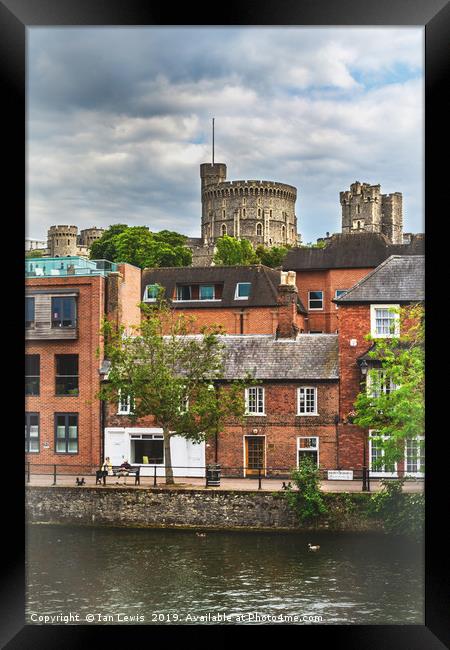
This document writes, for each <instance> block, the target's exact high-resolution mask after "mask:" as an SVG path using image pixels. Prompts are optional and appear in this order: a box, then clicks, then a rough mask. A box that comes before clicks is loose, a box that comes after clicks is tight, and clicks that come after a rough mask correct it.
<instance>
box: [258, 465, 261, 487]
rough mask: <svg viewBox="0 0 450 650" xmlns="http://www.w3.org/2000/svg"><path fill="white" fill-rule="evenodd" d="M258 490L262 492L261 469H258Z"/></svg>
mask: <svg viewBox="0 0 450 650" xmlns="http://www.w3.org/2000/svg"><path fill="white" fill-rule="evenodd" d="M258 490H261V468H259V469H258Z"/></svg>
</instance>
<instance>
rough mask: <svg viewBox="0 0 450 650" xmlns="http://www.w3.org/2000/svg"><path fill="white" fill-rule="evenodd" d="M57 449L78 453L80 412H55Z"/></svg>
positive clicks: (67, 452) (64, 452)
mask: <svg viewBox="0 0 450 650" xmlns="http://www.w3.org/2000/svg"><path fill="white" fill-rule="evenodd" d="M55 451H56V453H57V454H77V453H78V413H55Z"/></svg>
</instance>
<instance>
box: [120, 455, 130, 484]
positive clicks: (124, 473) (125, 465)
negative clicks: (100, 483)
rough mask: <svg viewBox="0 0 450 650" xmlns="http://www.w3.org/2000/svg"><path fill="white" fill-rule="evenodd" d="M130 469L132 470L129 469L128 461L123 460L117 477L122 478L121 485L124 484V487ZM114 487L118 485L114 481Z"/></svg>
mask: <svg viewBox="0 0 450 650" xmlns="http://www.w3.org/2000/svg"><path fill="white" fill-rule="evenodd" d="M130 469H133V468H132V467H131V465H130V463H129V462H128V460H127V459H125V460H124V461H123V463H122V465H121V466H120V467H119V471H118V472H117V476H118V477H119V478H120V477H121V476H123V484H124V485H126V484H127V476H128V474H129V470H130ZM116 485H120V481H116Z"/></svg>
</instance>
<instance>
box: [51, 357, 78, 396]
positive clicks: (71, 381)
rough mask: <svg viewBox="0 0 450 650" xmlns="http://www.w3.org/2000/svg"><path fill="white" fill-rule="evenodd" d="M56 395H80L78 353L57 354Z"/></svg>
mask: <svg viewBox="0 0 450 650" xmlns="http://www.w3.org/2000/svg"><path fill="white" fill-rule="evenodd" d="M55 361H56V377H55V394H56V395H72V396H74V395H78V354H56V355H55Z"/></svg>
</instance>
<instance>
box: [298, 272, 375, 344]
mask: <svg viewBox="0 0 450 650" xmlns="http://www.w3.org/2000/svg"><path fill="white" fill-rule="evenodd" d="M372 270H373V269H372V268H366V269H325V270H317V271H301V270H300V271H297V277H296V282H297V289H298V295H299V296H300V299H301V301H302V303H303V305H304V307H305V309H306V310H307V311H308V321H307V327H306V329H305V331H307V332H308V331H322V332H324V333H325V334H333V333H334V332H336V330H337V329H338V327H339V324H338V311H339V310H338V309H336V305H335V304H334V303H333V302H331V301H332V300H333V298H334V297H335V293H336V289H350V288H351V287H352V286H353V285H354V284H355V283H356V282H358V281H359V280H361V278H363V277H365V276H366V275H367V274H368V273H370V271H372ZM309 291H323V292H324V294H323V299H324V301H323V310H320V311H314V310H313V311H310V310H309V309H308V292H309Z"/></svg>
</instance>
